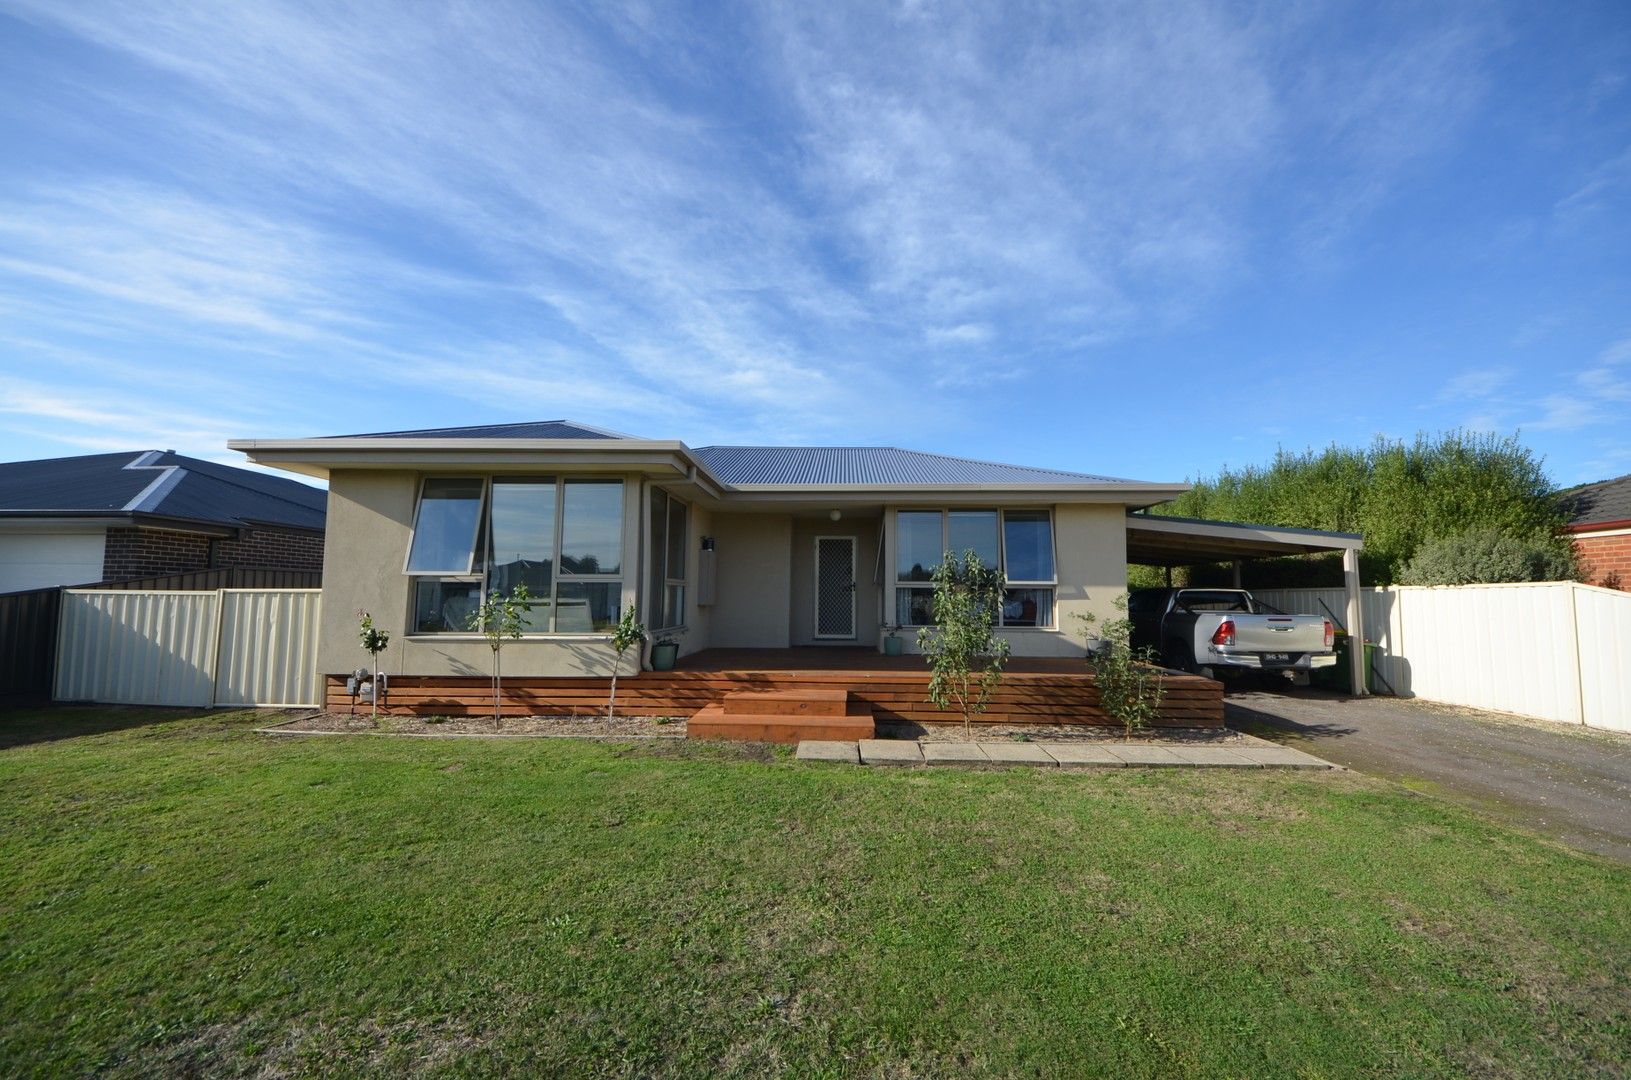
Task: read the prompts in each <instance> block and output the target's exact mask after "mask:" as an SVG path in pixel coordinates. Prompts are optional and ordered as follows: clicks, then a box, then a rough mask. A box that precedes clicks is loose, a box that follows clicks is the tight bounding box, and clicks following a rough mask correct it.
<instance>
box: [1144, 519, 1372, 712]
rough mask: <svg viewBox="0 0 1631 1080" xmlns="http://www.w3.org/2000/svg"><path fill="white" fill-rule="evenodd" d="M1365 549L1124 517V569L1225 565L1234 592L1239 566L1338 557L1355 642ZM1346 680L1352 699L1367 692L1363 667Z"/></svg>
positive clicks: (1349, 537) (1226, 525)
mask: <svg viewBox="0 0 1631 1080" xmlns="http://www.w3.org/2000/svg"><path fill="white" fill-rule="evenodd" d="M1364 546H1365V545H1364V540H1363V539H1362V538H1361V537H1360V536H1359V534H1357V533H1339V532H1321V531H1320V530H1318V529H1288V528H1279V527H1276V526H1271V525H1241V524H1237V523H1236V522H1233V521H1203V520H1201V519H1199V518H1180V517H1156V516H1154V515H1150V514H1141V513H1132V514H1128V515H1127V561H1128V562H1129V563H1139V564H1141V565H1144V566H1163V567H1166V568H1167V569H1168V570H1170V569H1171V568H1172V567H1174V566H1201V565H1205V564H1208V563H1229V564H1230V565H1232V566H1233V567H1234V575H1235V578H1234V580H1235V586H1236V587H1237V588H1238V587H1239V586H1240V567H1241V564H1242V563H1243V562H1244V561H1245V560H1247V559H1271V558H1278V557H1280V556H1284V555H1312V554H1318V553H1321V552H1327V551H1340V552H1342V583H1343V587H1344V589H1345V590H1346V592H1347V595H1348V605H1347V606H1348V611H1347V620H1346V621H1347V627H1346V629H1347V631H1348V633H1349V634H1351V635H1353V638H1354V640H1355V641H1358V642H1363V641H1364V640H1365V627H1364V616H1363V613H1362V612H1361V610H1360V606H1359V550H1360V548H1362V547H1364ZM1361 655H1363V653H1361ZM1349 676H1350V678H1351V679H1352V685H1351V687H1350V689H1351V690H1352V691H1353V693H1354V694H1356V695H1358V694H1364V693H1366V692H1367V691H1366V690H1365V668H1364V665H1363V664H1350V665H1349Z"/></svg>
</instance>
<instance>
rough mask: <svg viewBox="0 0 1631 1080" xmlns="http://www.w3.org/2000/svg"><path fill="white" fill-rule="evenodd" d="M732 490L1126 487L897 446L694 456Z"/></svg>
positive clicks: (760, 449) (702, 450)
mask: <svg viewBox="0 0 1631 1080" xmlns="http://www.w3.org/2000/svg"><path fill="white" fill-rule="evenodd" d="M692 453H693V454H695V455H696V457H697V459H698V460H700V461H701V462H702V463H703V464H704V465H706V466H707V467H708V471H709V472H711V473H713V474H714V476H715V477H717V478H718V479H719V480H720V481H722V482H723V483H726V484H730V485H732V486H741V485H751V484H772V485H776V486H781V485H799V484H821V485H828V484H867V485H871V484H1126V483H1134V482H1135V481H1129V480H1118V479H1116V478H1114V477H1109V476H1094V475H1091V474H1088V473H1076V472H1061V471H1060V470H1057V469H1036V468H1031V467H1029V466H1026V465H1003V464H999V463H998V462H994V461H976V460H974V459H972V458H961V457H948V456H947V455H945V454H927V453H923V452H922V451H919V450H901V449H899V448H897V447H893V446H701V447H698V448H697V449H695V450H693V451H692Z"/></svg>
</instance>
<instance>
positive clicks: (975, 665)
mask: <svg viewBox="0 0 1631 1080" xmlns="http://www.w3.org/2000/svg"><path fill="white" fill-rule="evenodd" d="M930 580H931V581H933V582H934V597H933V601H932V605H933V606H932V610H933V613H934V621H935V625H934V626H925V627H924V628H923V629H921V630H919V631H918V632H917V644H918V648H920V649H922V650H923V655H924V656H925V657H927V658H928V661H929V667H930V669H931V670H932V674H931V675H930V676H929V700H930V701H932V702H934V703H935V705H937V706H938V707H940V708H942V709H948V710H949V709H956V710H957V711H958V712H960V713H961V714H962V716H963V733H964V734H969V733H970V732H971V731H972V730H973V729H972V724H973V718H974V716H975V715H976V714H978V713H983V712H984V711H985V707H986V704H987V702H989V701H990V700H991V695H992V694H993V693H995V692H996V690H997V686H998V684H999V683H1001V681H1002V666H1003V664H1004V663H1005V662H1006V661H1007V659H1008V642H1007V640H1006V639H1004V638H1002V637H999V636H998V635H997V633H996V624H997V614H998V612H1000V611H1001V610H1002V601H1003V591H1004V588H1005V587H1006V580H1005V579H1004V577H1003V574H1002V571H1001V570H998V569H996V568H995V567H989V566H986V565H985V564H983V563H982V562H980V556H979V555H978V554H976V553H975V552H973V551H967V552H965V553H964V554H963V555H962V556H960V557H959V556H958V555H956V554H955V553H952V552H947V553H946V557H945V558H944V559H942V560H941V563H940V565H939V566H937V567H935V570H934V574H933V576H932V577H931V578H930Z"/></svg>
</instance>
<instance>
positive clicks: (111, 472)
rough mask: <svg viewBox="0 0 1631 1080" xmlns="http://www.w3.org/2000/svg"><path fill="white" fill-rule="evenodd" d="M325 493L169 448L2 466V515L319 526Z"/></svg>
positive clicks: (220, 524) (299, 526)
mask: <svg viewBox="0 0 1631 1080" xmlns="http://www.w3.org/2000/svg"><path fill="white" fill-rule="evenodd" d="M327 500H328V495H327V493H326V492H324V491H322V490H320V489H318V488H314V487H311V486H309V485H307V484H302V483H299V482H298V481H294V480H288V479H285V478H283V477H281V476H269V475H267V474H265V473H259V472H253V471H251V470H249V469H238V468H234V467H232V466H230V465H219V464H217V463H215V462H213V461H203V460H200V459H199V458H193V457H187V456H185V455H182V454H177V453H174V452H173V451H169V450H145V451H143V450H129V451H125V452H123V453H117V454H85V455H81V456H78V457H63V458H46V459H43V460H39V461H8V462H3V463H0V518H5V517H52V516H57V515H61V516H81V517H83V516H109V517H119V516H130V517H132V518H133V519H137V518H143V517H145V518H164V519H173V520H176V521H182V522H200V523H206V524H211V525H219V526H232V527H238V526H243V525H275V526H282V527H285V528H298V529H321V528H322V527H323V517H324V512H325V509H326V506H327Z"/></svg>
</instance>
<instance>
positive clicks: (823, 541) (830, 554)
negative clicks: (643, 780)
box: [815, 536, 855, 640]
mask: <svg viewBox="0 0 1631 1080" xmlns="http://www.w3.org/2000/svg"><path fill="white" fill-rule="evenodd" d="M815 636H816V637H818V638H825V639H835V640H836V639H842V638H848V639H851V640H854V638H855V537H853V536H818V537H816V541H815Z"/></svg>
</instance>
